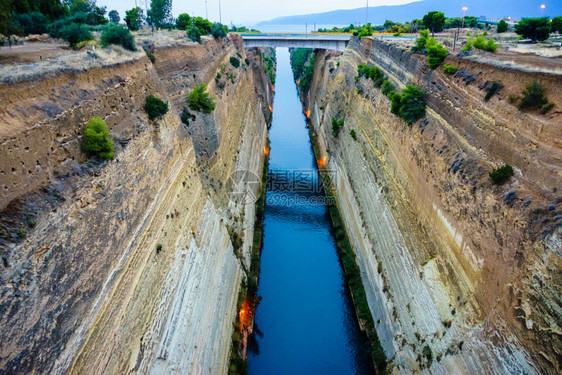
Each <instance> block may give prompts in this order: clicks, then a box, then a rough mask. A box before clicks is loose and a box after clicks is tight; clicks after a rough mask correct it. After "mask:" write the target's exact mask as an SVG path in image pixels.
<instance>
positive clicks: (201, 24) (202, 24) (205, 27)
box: [193, 17, 213, 35]
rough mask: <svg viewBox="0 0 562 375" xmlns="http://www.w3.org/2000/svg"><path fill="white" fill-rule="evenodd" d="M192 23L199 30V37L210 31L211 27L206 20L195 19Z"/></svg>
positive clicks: (209, 22) (201, 18)
mask: <svg viewBox="0 0 562 375" xmlns="http://www.w3.org/2000/svg"><path fill="white" fill-rule="evenodd" d="M193 23H194V25H195V27H197V28H198V29H199V31H200V32H201V35H207V34H209V32H210V31H211V27H212V26H213V24H212V23H211V21H209V20H208V19H205V18H203V17H195V19H194V20H193Z"/></svg>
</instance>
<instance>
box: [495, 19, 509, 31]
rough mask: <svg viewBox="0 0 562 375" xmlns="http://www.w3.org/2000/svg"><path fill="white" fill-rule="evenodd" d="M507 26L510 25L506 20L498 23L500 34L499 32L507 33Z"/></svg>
mask: <svg viewBox="0 0 562 375" xmlns="http://www.w3.org/2000/svg"><path fill="white" fill-rule="evenodd" d="M507 27H508V24H507V22H505V21H504V20H501V21H500V22H499V23H498V28H497V31H498V34H499V33H505V32H506V31H507Z"/></svg>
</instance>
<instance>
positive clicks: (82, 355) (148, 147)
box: [0, 37, 271, 374]
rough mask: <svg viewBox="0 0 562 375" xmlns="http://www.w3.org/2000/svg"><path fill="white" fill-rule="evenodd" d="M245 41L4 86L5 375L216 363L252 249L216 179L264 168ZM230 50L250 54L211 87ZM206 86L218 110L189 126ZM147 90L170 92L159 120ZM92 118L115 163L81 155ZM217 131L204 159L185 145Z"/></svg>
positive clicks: (193, 367) (264, 112) (255, 59)
mask: <svg viewBox="0 0 562 375" xmlns="http://www.w3.org/2000/svg"><path fill="white" fill-rule="evenodd" d="M241 46H242V45H241V42H240V41H239V40H237V39H236V38H235V37H234V40H233V39H230V38H228V39H226V40H224V41H215V40H213V39H210V38H208V39H206V40H205V42H204V45H202V46H201V45H197V44H193V43H183V44H182V45H178V46H174V47H166V46H159V45H155V53H154V55H155V57H156V62H155V64H154V65H153V64H151V63H150V61H149V60H148V59H147V58H146V57H142V56H139V57H138V58H137V59H135V60H134V61H130V62H126V63H122V64H116V65H113V66H110V67H105V68H97V69H90V70H86V71H83V72H71V73H62V74H59V75H57V76H55V77H50V78H49V79H38V80H34V81H27V82H23V83H18V84H12V85H10V84H8V83H6V84H4V85H3V87H2V89H1V90H0V97H1V99H2V103H5V104H3V105H2V106H0V108H1V111H2V115H3V118H4V119H5V120H3V121H2V123H1V126H0V129H2V130H1V133H0V134H1V136H2V140H1V144H2V148H1V149H0V154H1V156H0V160H2V165H1V168H2V173H1V176H0V186H2V189H3V191H2V197H1V198H2V199H1V207H2V208H3V211H2V213H1V214H2V233H1V244H0V245H1V246H2V259H3V264H2V266H1V267H2V273H1V275H0V281H1V284H2V290H1V292H0V293H1V294H0V322H1V323H0V325H1V329H0V342H1V343H2V344H1V345H0V369H1V370H0V373H7V374H12V373H18V374H19V373H68V372H71V373H87V374H107V373H115V374H122V373H130V372H133V373H162V372H164V371H174V372H179V373H203V372H206V373H208V372H210V373H223V372H225V371H226V366H227V363H228V353H229V345H230V335H231V332H232V321H233V319H234V316H235V314H236V311H235V309H236V307H235V305H236V298H237V294H238V287H239V285H240V281H241V279H242V278H243V277H244V271H243V267H242V266H241V262H242V261H243V260H244V259H248V256H249V255H248V254H246V252H247V251H248V248H249V245H248V244H247V243H246V242H244V244H243V247H242V250H241V251H240V253H239V254H238V256H236V255H235V252H234V249H233V245H232V243H231V238H230V236H229V233H228V231H227V226H231V227H234V228H235V229H234V230H235V231H237V233H239V234H240V236H241V237H242V238H244V236H248V235H249V236H250V238H251V235H252V230H253V220H254V218H253V204H252V203H247V201H245V200H243V199H242V198H241V197H242V195H241V194H240V192H239V191H238V194H232V193H231V191H232V187H231V186H230V185H229V184H231V183H229V182H228V181H227V178H226V177H227V176H229V175H230V174H232V173H233V172H234V170H236V169H237V168H243V169H247V170H249V171H253V172H254V173H255V174H256V175H258V176H259V175H260V173H261V165H262V164H261V161H262V160H263V145H264V144H265V141H266V137H267V123H268V121H269V116H270V113H269V109H268V104H269V101H270V100H271V99H269V98H271V93H270V89H271V88H270V83H269V81H268V80H267V79H266V78H265V76H264V74H263V68H262V66H261V61H262V60H261V55H260V52H259V51H257V50H255V51H251V52H250V51H248V52H247V51H245V50H244V49H243V48H242V47H241ZM236 54H240V56H242V60H245V59H246V58H248V60H249V62H250V64H249V66H243V67H241V68H238V70H237V71H235V72H234V71H232V73H233V74H235V75H236V77H235V78H233V79H232V80H229V81H228V82H226V83H225V86H224V87H223V88H222V89H219V88H218V87H216V86H215V84H216V83H215V81H214V78H215V76H216V73H217V70H218V69H219V68H220V66H221V64H223V65H224V66H226V64H229V58H230V57H231V56H236ZM244 65H245V64H244ZM227 69H229V70H231V69H234V68H233V67H232V66H229V67H228V68H227ZM200 82H204V83H207V84H208V85H209V87H210V91H211V92H212V94H213V95H216V97H217V109H216V110H215V112H214V113H213V114H210V115H202V114H199V113H194V114H195V115H196V119H195V120H194V121H191V122H190V124H188V125H187V126H186V125H184V124H183V123H182V122H181V121H180V116H179V114H180V113H181V111H182V110H183V108H184V107H185V106H186V105H187V103H186V95H187V93H188V92H189V91H190V90H191V89H192V88H193V87H194V86H195V85H196V84H199V83H200ZM148 94H153V95H156V96H158V97H161V98H163V99H164V100H169V101H170V111H169V112H168V113H167V114H166V115H165V116H163V117H162V118H161V119H157V120H156V121H149V120H148V118H147V116H146V114H145V113H144V110H143V105H144V100H145V97H146V95H148ZM93 116H101V117H102V119H104V120H105V121H106V122H107V124H108V126H109V128H110V131H111V134H112V137H113V138H114V140H115V145H116V152H115V157H114V159H113V160H111V161H109V162H103V163H102V162H96V161H91V160H90V161H87V160H85V158H84V156H83V155H81V154H80V151H79V144H80V136H81V134H82V131H83V127H84V124H85V123H86V122H87V121H88V120H89V119H90V118H91V117H93ZM213 135H214V136H216V139H217V141H216V146H215V150H214V152H213V155H212V157H211V158H209V157H206V155H205V154H204V153H203V152H202V151H201V148H197V147H195V146H194V144H195V143H197V142H199V143H201V144H203V143H204V142H202V140H205V137H207V138H210V137H211V136H213ZM197 137H202V139H200V138H197ZM12 168H14V169H13V170H12ZM239 189H240V188H239ZM241 189H242V191H243V192H249V193H255V191H256V190H257V186H254V185H252V184H248V183H244V184H242V188H241ZM21 230H24V231H25V233H22V232H21ZM18 233H19V234H20V235H19V236H18ZM21 237H25V238H23V239H22V238H21ZM249 242H250V243H251V240H250V241H249ZM157 245H161V250H160V251H157V248H160V246H157Z"/></svg>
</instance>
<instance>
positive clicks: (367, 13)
mask: <svg viewBox="0 0 562 375" xmlns="http://www.w3.org/2000/svg"><path fill="white" fill-rule="evenodd" d="M368 23H369V0H367V5H366V6H365V25H366V24H368Z"/></svg>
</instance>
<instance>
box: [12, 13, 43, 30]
mask: <svg viewBox="0 0 562 375" xmlns="http://www.w3.org/2000/svg"><path fill="white" fill-rule="evenodd" d="M48 23H49V20H48V19H47V17H45V16H44V15H43V13H41V12H30V13H24V14H13V15H12V27H14V28H16V29H21V30H22V31H23V35H29V34H43V33H46V32H47V25H48Z"/></svg>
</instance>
